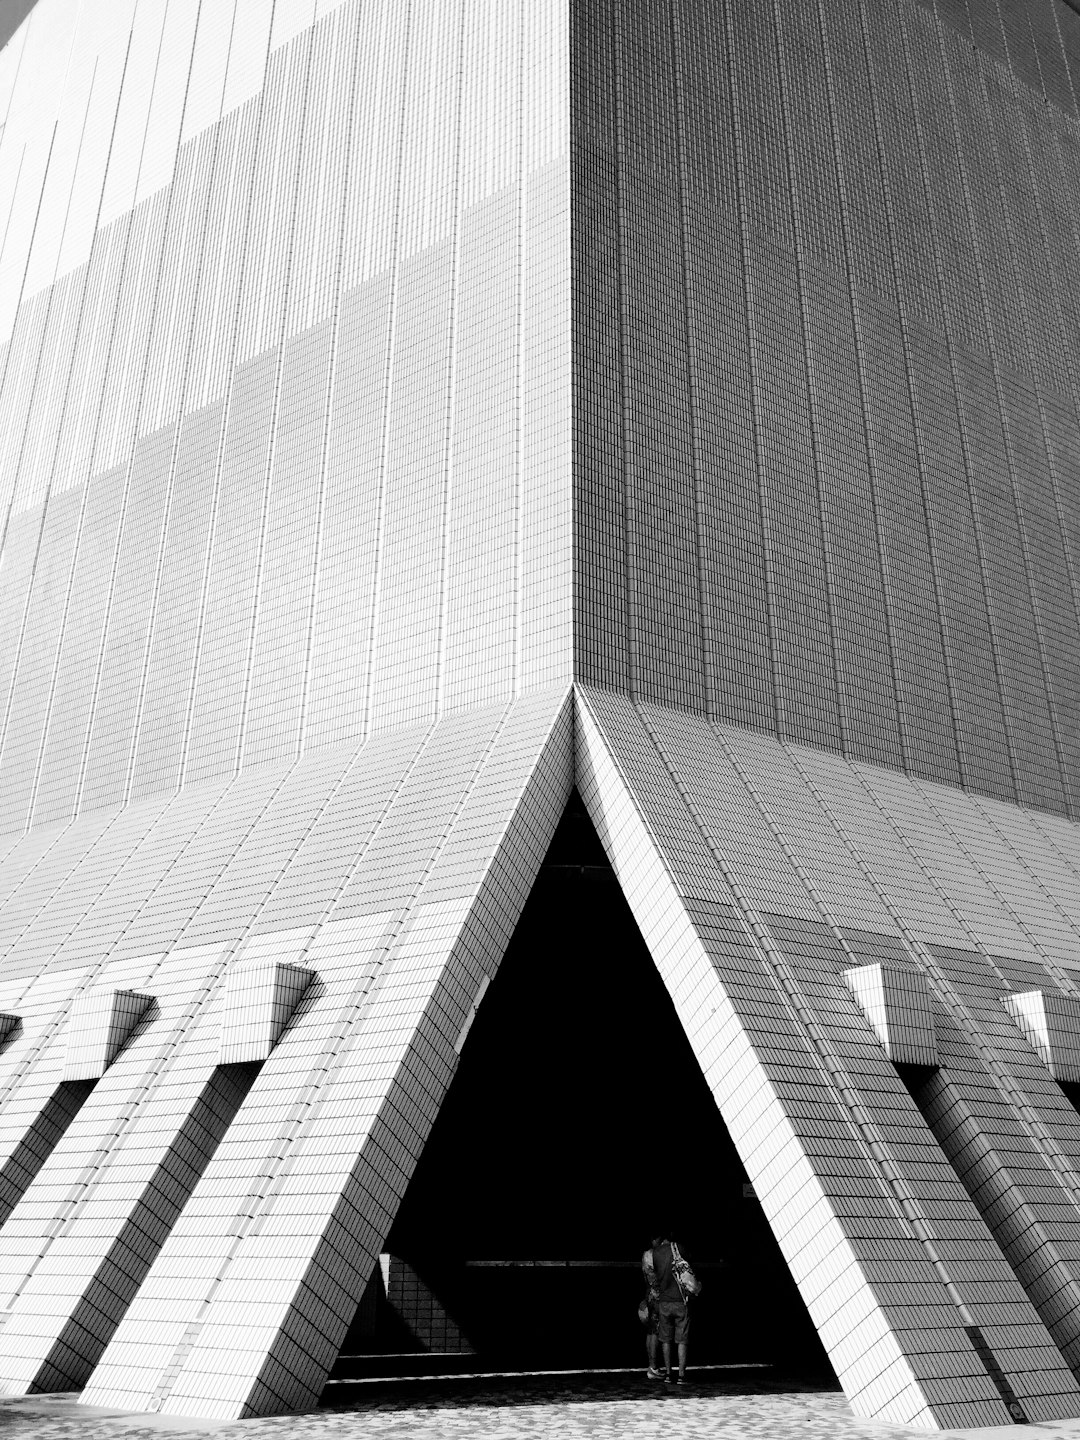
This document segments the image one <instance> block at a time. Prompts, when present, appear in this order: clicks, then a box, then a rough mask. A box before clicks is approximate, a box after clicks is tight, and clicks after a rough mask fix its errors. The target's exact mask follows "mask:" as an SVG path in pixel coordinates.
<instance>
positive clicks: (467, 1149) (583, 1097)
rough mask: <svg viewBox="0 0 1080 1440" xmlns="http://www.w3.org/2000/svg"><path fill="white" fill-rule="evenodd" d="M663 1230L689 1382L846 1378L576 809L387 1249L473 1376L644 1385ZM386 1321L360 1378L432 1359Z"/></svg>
mask: <svg viewBox="0 0 1080 1440" xmlns="http://www.w3.org/2000/svg"><path fill="white" fill-rule="evenodd" d="M661 1230H669V1231H673V1232H674V1233H675V1236H676V1238H677V1239H678V1241H679V1242H680V1244H681V1245H682V1247H683V1249H684V1251H685V1253H686V1254H687V1257H688V1258H689V1259H690V1260H691V1261H692V1263H693V1264H694V1266H695V1269H696V1270H697V1272H698V1274H699V1275H700V1277H701V1279H702V1280H703V1282H704V1291H703V1293H702V1295H701V1296H700V1297H698V1298H697V1299H695V1300H694V1301H693V1302H692V1311H691V1314H692V1322H691V1323H692V1332H691V1364H692V1365H693V1364H695V1363H696V1364H698V1365H704V1364H718V1363H727V1364H738V1363H742V1362H768V1363H771V1364H774V1365H777V1366H780V1367H783V1368H784V1369H785V1370H788V1371H792V1370H797V1371H799V1372H801V1373H804V1374H810V1373H814V1374H820V1375H822V1376H823V1377H826V1378H831V1376H832V1372H831V1369H830V1367H829V1364H828V1361H827V1359H826V1357H825V1354H824V1351H823V1350H822V1348H821V1345H820V1343H819V1341H818V1339H817V1336H816V1334H815V1332H814V1329H813V1326H812V1324H811V1322H810V1319H809V1316H808V1315H807V1312H806V1309H805V1307H804V1305H803V1303H802V1300H801V1298H800V1297H799V1294H798V1292H797V1290H796V1289H795V1286H794V1284H793V1283H792V1281H791V1279H790V1277H789V1275H788V1272H787V1269H786V1267H785V1265H784V1262H783V1260H782V1258H781V1256H780V1252H779V1250H778V1248H777V1246H776V1243H775V1241H774V1239H773V1237H772V1234H771V1232H770V1230H769V1228H768V1225H767V1224H766V1222H765V1219H764V1216H763V1214H762V1211H761V1208H760V1206H759V1204H758V1203H757V1201H756V1199H755V1198H754V1197H753V1195H752V1194H751V1193H749V1187H748V1186H747V1185H746V1176H745V1173H744V1171H743V1169H742V1166H741V1164H740V1162H739V1159H738V1156H737V1155H736V1153H735V1149H734V1147H733V1145H732V1143H731V1140H730V1138H729V1136H728V1132H727V1128H726V1126H725V1125H724V1122H723V1121H722V1119H721V1118H720V1114H719V1112H718V1110H717V1108H716V1106H715V1103H714V1102H713V1099H712V1096H711V1094H710V1092H709V1090H708V1088H707V1086H706V1084H705V1081H704V1079H703V1077H702V1075H701V1071H700V1069H699V1067H698V1065H697V1062H696V1060H695V1059H694V1055H693V1053H692V1051H691V1049H690V1045H689V1043H688V1041H687V1039H686V1037H685V1034H684V1033H683V1030H682V1028H681V1026H680V1024H679V1021H678V1019H677V1016H676V1014H675V1011H674V1008H673V1006H672V1004H671V1001H670V999H669V998H668V995H667V991H666V989H665V988H664V985H663V983H662V981H661V979H660V977H659V975H658V974H657V971H656V969H655V967H654V965H653V963H652V960H651V958H650V956H649V953H648V951H647V950H646V948H645V944H644V942H643V940H642V938H641V935H640V933H639V931H638V929H637V926H636V925H635V923H634V920H633V917H632V916H631V913H630V910H629V907H628V906H627V904H626V902H625V900H624V899H623V897H622V894H621V892H620V889H619V886H618V884H617V882H616V880H615V877H614V874H613V872H612V871H611V868H610V866H609V865H608V863H607V860H606V858H605V856H604V852H603V849H602V847H601V844H600V841H599V839H598V837H597V835H596V832H595V830H594V829H593V827H592V825H591V823H590V821H589V819H588V816H587V814H586V812H585V809H584V806H583V804H582V802H581V800H580V797H578V796H577V795H576V794H575V795H574V796H573V797H572V799H571V803H570V805H569V807H568V809H567V812H566V814H565V816H564V818H563V820H562V822H561V824H560V826H559V828H558V831H557V833H556V835H555V837H554V840H553V842H552V845H551V848H550V850H549V852H548V855H547V858H546V860H545V863H544V865H543V868H542V869H541V872H540V875H539V877H538V880H537V883H536V885H535V887H534V889H533V892H532V895H531V896H530V898H529V901H528V904H527V905H526V907H525V911H524V913H523V915H522V917H521V920H520V923H519V924H518V927H517V929H516V931H515V934H514V937H513V940H512V941H511V944H510V946H509V948H508V950H507V953H506V956H505V959H504V960H503V963H502V965H501V967H500V969H499V972H498V975H497V977H496V978H495V980H494V981H493V982H492V984H491V987H490V989H489V990H488V993H487V996H486V998H485V1000H484V1003H483V1004H482V1005H481V1007H480V1009H479V1012H478V1014H477V1018H476V1021H475V1024H474V1025H473V1027H472V1029H471V1031H470V1032H469V1037H468V1041H467V1043H466V1045H465V1047H464V1050H463V1053H462V1058H461V1064H460V1067H459V1069H458V1073H457V1075H456V1077H455V1079H454V1081H453V1084H452V1086H451V1088H450V1091H449V1093H448V1095H447V1098H446V1101H445V1103H444V1104H443V1107H442V1110H441V1112H440V1114H439V1116H438V1119H437V1120H436V1123H435V1125H434V1128H433V1130H432V1133H431V1137H430V1139H429V1141H428V1144H427V1147H426V1148H425V1151H424V1154H423V1156H422V1158H421V1160H420V1163H419V1165H418V1166H417V1169H416V1172H415V1174H414V1176H413V1180H412V1182H411V1184H410V1186H409V1189H408V1192H407V1193H406V1196H405V1199H404V1201H403V1203H402V1205H401V1208H400V1211H399V1213H398V1217H397V1220H396V1222H395V1224H394V1227H393V1230H392V1232H391V1234H390V1236H389V1238H388V1240H387V1244H386V1249H387V1250H388V1251H389V1252H390V1253H391V1254H392V1255H394V1256H397V1257H400V1259H402V1260H404V1261H406V1262H407V1263H408V1264H409V1265H411V1266H412V1267H413V1269H414V1270H415V1271H416V1272H417V1273H418V1275H419V1276H420V1278H421V1280H422V1281H423V1282H424V1283H425V1284H426V1285H427V1286H428V1287H429V1288H430V1289H431V1290H432V1291H433V1292H434V1293H435V1295H436V1296H437V1297H438V1299H439V1301H440V1302H441V1303H442V1305H443V1306H444V1307H445V1309H446V1310H447V1311H448V1312H449V1314H450V1315H451V1316H452V1318H453V1319H454V1320H455V1321H456V1322H457V1324H458V1325H459V1326H460V1327H461V1329H462V1330H463V1331H464V1333H465V1335H466V1336H467V1337H468V1339H469V1341H471V1343H472V1345H473V1347H474V1348H475V1350H476V1356H475V1357H473V1358H472V1360H471V1361H470V1363H471V1364H472V1365H473V1367H474V1368H476V1366H477V1365H479V1366H480V1367H481V1368H488V1369H517V1370H521V1369H542V1368H553V1369H558V1368H571V1367H581V1368H591V1367H603V1366H627V1365H637V1364H639V1363H642V1362H643V1359H644V1332H643V1329H642V1327H641V1325H640V1324H639V1322H638V1320H637V1315H636V1307H637V1303H638V1300H639V1299H640V1298H641V1297H642V1295H643V1293H644V1289H643V1283H642V1279H641V1272H640V1264H639V1262H640V1256H641V1252H642V1250H643V1248H644V1247H645V1245H646V1244H648V1242H649V1240H650V1237H651V1236H652V1235H654V1234H655V1233H657V1232H659V1231H661ZM536 1262H546V1263H536ZM553 1262H556V1263H553ZM557 1262H563V1263H557ZM565 1262H570V1263H565ZM374 1313H375V1312H374V1308H373V1306H372V1304H371V1301H370V1297H369V1300H368V1303H367V1304H366V1305H362V1306H361V1311H360V1312H358V1317H357V1321H356V1322H355V1323H354V1325H353V1328H352V1330H351V1331H350V1333H349V1336H348V1337H347V1339H346V1342H345V1344H344V1346H343V1348H342V1355H343V1357H344V1356H349V1355H361V1354H368V1355H371V1354H373V1353H379V1352H381V1353H383V1354H384V1355H385V1354H387V1352H391V1351H393V1352H400V1351H407V1350H409V1349H413V1350H416V1349H419V1348H422V1347H420V1346H418V1345H417V1343H416V1341H415V1339H413V1338H412V1337H411V1336H410V1334H409V1331H408V1329H407V1328H406V1327H405V1325H404V1324H402V1323H401V1321H400V1320H399V1319H398V1318H397V1317H395V1316H394V1314H393V1313H392V1311H391V1307H389V1306H388V1305H386V1304H385V1303H383V1304H380V1306H379V1307H378V1323H377V1324H375V1325H374V1326H373V1324H372V1318H373V1314H374ZM401 1362H402V1365H403V1367H404V1368H405V1369H408V1370H410V1371H411V1370H413V1369H414V1368H415V1364H413V1365H410V1364H409V1363H408V1362H407V1360H406V1357H405V1356H404V1355H403V1356H401ZM392 1369H393V1366H389V1367H388V1368H386V1369H384V1371H383V1373H390V1371H392ZM337 1373H341V1370H340V1362H339V1371H338V1372H337Z"/></svg>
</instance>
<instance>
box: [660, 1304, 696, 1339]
mask: <svg viewBox="0 0 1080 1440" xmlns="http://www.w3.org/2000/svg"><path fill="white" fill-rule="evenodd" d="M659 1311H660V1315H659V1321H658V1324H657V1327H656V1333H657V1334H658V1335H659V1336H660V1342H661V1344H667V1345H670V1344H671V1342H672V1341H673V1340H674V1342H675V1344H676V1345H682V1344H683V1343H684V1341H685V1340H686V1338H687V1336H688V1335H689V1334H690V1312H689V1310H688V1309H687V1308H686V1301H685V1300H661V1301H660V1302H659Z"/></svg>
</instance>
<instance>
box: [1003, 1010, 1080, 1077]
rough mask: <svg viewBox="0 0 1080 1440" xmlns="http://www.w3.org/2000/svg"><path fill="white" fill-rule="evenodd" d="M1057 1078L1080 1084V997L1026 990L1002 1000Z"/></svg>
mask: <svg viewBox="0 0 1080 1440" xmlns="http://www.w3.org/2000/svg"><path fill="white" fill-rule="evenodd" d="M1002 1003H1003V1004H1004V1006H1005V1008H1006V1010H1008V1012H1009V1014H1010V1015H1011V1016H1012V1017H1013V1019H1014V1020H1015V1021H1016V1023H1017V1025H1019V1027H1020V1029H1021V1030H1022V1031H1023V1032H1024V1034H1025V1035H1026V1036H1027V1038H1028V1039H1029V1040H1030V1041H1031V1043H1032V1045H1034V1047H1035V1049H1036V1050H1037V1051H1038V1052H1039V1054H1040V1055H1041V1056H1042V1058H1043V1062H1044V1063H1045V1065H1046V1068H1047V1069H1048V1070H1049V1071H1050V1074H1051V1075H1052V1076H1053V1077H1054V1079H1055V1080H1061V1081H1064V1082H1065V1083H1066V1084H1074V1085H1075V1084H1078V1083H1080V998H1078V997H1077V996H1075V995H1063V994H1062V993H1061V991H1060V990H1025V991H1020V992H1018V993H1017V994H1014V995H1006V996H1005V997H1004V999H1003V1002H1002Z"/></svg>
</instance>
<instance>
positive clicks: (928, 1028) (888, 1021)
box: [844, 961, 938, 1066]
mask: <svg viewBox="0 0 1080 1440" xmlns="http://www.w3.org/2000/svg"><path fill="white" fill-rule="evenodd" d="M844 979H845V980H846V981H847V984H848V988H849V989H850V991H851V993H852V994H853V995H854V996H855V999H856V1000H857V1001H858V1005H859V1009H860V1010H861V1011H862V1012H863V1014H864V1015H865V1016H866V1018H867V1019H868V1020H869V1021H870V1024H871V1025H872V1026H873V1027H874V1031H875V1033H876V1035H877V1037H878V1039H879V1040H880V1041H881V1043H882V1045H883V1046H884V1047H885V1054H886V1055H888V1057H889V1059H890V1060H891V1061H892V1062H893V1064H894V1065H922V1066H929V1065H936V1064H937V1063H938V1058H937V1032H936V1030H935V1029H934V1011H933V1007H932V1005H931V1003H930V989H929V986H928V985H927V983H926V977H925V976H924V975H922V974H921V973H920V972H919V971H917V970H914V969H901V968H900V967H899V966H898V965H886V964H882V963H881V962H880V961H879V962H878V963H876V964H874V965H855V966H853V967H852V968H851V969H850V970H845V971H844Z"/></svg>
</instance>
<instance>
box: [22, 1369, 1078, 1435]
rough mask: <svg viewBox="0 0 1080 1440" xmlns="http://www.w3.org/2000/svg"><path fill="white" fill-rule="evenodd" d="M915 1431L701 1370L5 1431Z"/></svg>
mask: <svg viewBox="0 0 1080 1440" xmlns="http://www.w3.org/2000/svg"><path fill="white" fill-rule="evenodd" d="M210 1433H212V1434H213V1436H214V1440H293V1437H296V1440H353V1437H356V1440H369V1437H370V1440H541V1437H542V1440H548V1437H552V1440H654V1437H655V1440H682V1437H686V1440H796V1437H798V1440H914V1437H916V1436H923V1437H925V1436H926V1433H927V1432H926V1431H920V1430H909V1429H902V1428H898V1427H896V1426H893V1425H882V1424H877V1423H874V1422H868V1421H865V1420H856V1419H855V1418H854V1417H853V1416H852V1414H851V1412H850V1410H849V1409H848V1407H847V1403H846V1401H845V1400H844V1397H843V1395H841V1394H840V1392H839V1391H838V1390H829V1389H821V1388H819V1387H816V1386H814V1385H812V1384H808V1383H802V1384H801V1383H800V1382H798V1381H793V1380H790V1379H788V1380H784V1379H768V1378H766V1377H765V1376H763V1375H761V1374H760V1373H759V1374H757V1375H754V1376H752V1377H750V1378H749V1379H740V1378H737V1377H735V1376H732V1375H730V1374H727V1375H725V1374H723V1373H722V1372H721V1373H713V1374H708V1373H702V1372H699V1374H698V1378H697V1380H696V1382H695V1385H694V1388H693V1389H690V1387H687V1388H686V1390H685V1391H684V1390H674V1391H671V1390H666V1388H665V1387H664V1386H663V1385H662V1384H656V1383H655V1382H653V1383H649V1382H647V1381H646V1380H645V1379H644V1377H643V1376H637V1375H634V1376H630V1375H625V1374H618V1375H613V1374H608V1375H595V1374H594V1375H572V1376H566V1375H557V1376H550V1375H548V1376H532V1377H499V1378H478V1379H467V1378H457V1379H453V1380H446V1379H442V1380H409V1381H382V1380H380V1381H363V1382H358V1383H353V1382H349V1383H346V1384H340V1385H334V1386H330V1387H328V1389H327V1393H326V1396H325V1397H324V1403H323V1405H322V1407H321V1408H320V1409H319V1410H317V1411H313V1412H312V1413H311V1414H307V1415H292V1416H283V1417H278V1418H275V1419H269V1420H242V1421H236V1422H233V1423H231V1424H225V1425H212V1424H208V1423H203V1422H199V1421H182V1420H175V1419H172V1420H170V1419H166V1418H165V1417H160V1418H159V1417H150V1416H146V1415H131V1414H124V1413H122V1412H120V1411H114V1410H99V1409H84V1408H83V1407H82V1406H79V1405H77V1404H76V1403H75V1397H74V1396H72V1395H38V1396H33V1397H28V1398H25V1399H7V1400H5V1399H0V1436H2V1440H140V1437H144V1440H166V1437H167V1440H184V1437H190V1440H201V1437H206V1436H207V1435H208V1434H210ZM948 1434H949V1435H952V1436H960V1435H963V1436H965V1437H978V1440H1021V1437H1023V1440H1065V1437H1069V1440H1072V1437H1076V1440H1080V1420H1074V1421H1061V1422H1059V1423H1058V1424H1056V1425H1047V1426H1042V1425H1032V1426H1027V1427H1024V1428H1023V1429H1022V1430H1017V1429H1016V1428H1015V1427H1008V1428H1005V1429H1001V1430H977V1431H971V1430H969V1431H963V1432H960V1431H951V1432H948Z"/></svg>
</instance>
